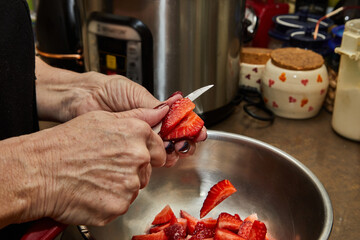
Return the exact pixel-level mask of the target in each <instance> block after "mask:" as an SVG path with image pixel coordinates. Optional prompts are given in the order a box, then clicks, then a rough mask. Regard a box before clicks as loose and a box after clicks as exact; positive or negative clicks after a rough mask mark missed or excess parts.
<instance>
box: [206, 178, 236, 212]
mask: <svg viewBox="0 0 360 240" xmlns="http://www.w3.org/2000/svg"><path fill="white" fill-rule="evenodd" d="M235 192H236V188H235V187H234V186H233V185H232V184H231V182H230V181H229V180H227V179H224V180H222V181H220V182H218V183H217V184H215V185H214V186H213V187H211V189H210V191H209V192H208V195H207V197H206V199H205V200H204V203H203V206H202V208H201V210H200V218H203V217H205V216H206V215H207V214H208V213H209V212H210V211H211V210H212V209H213V208H214V207H216V206H217V205H218V204H220V203H221V202H222V201H224V200H225V199H226V198H228V197H229V196H230V195H232V194H233V193H235Z"/></svg>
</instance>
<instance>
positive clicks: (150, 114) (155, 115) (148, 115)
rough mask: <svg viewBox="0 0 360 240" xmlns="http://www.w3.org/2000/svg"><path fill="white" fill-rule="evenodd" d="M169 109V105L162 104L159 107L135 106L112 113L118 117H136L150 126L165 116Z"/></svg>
mask: <svg viewBox="0 0 360 240" xmlns="http://www.w3.org/2000/svg"><path fill="white" fill-rule="evenodd" d="M168 111H169V106H167V105H163V106H162V107H161V108H157V109H152V108H137V109H132V110H129V111H125V112H119V113H114V114H115V116H116V117H118V118H137V119H140V120H142V121H145V122H147V123H148V124H149V125H150V126H151V127H153V126H155V125H156V124H158V123H159V122H161V120H162V119H163V118H164V117H165V115H166V114H167V112H168Z"/></svg>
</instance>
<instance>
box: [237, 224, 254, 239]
mask: <svg viewBox="0 0 360 240" xmlns="http://www.w3.org/2000/svg"><path fill="white" fill-rule="evenodd" d="M252 225H253V223H252V222H251V221H247V220H246V219H245V220H244V222H243V223H242V224H241V225H240V229H239V232H238V235H239V236H240V237H243V238H245V239H248V237H249V235H250V231H251V228H252Z"/></svg>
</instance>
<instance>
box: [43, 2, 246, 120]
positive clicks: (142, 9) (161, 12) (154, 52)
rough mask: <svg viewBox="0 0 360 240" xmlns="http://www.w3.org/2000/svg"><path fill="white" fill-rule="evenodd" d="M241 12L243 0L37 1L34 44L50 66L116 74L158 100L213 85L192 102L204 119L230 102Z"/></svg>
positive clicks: (222, 113) (223, 111) (221, 114)
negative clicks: (204, 95)
mask: <svg viewBox="0 0 360 240" xmlns="http://www.w3.org/2000/svg"><path fill="white" fill-rule="evenodd" d="M244 15H245V1H244V0H211V1H209V0H171V1H169V0H168V1H166V0H132V1H128V0H107V1H100V0H59V2H58V3H57V4H53V3H52V2H51V1H50V2H49V1H46V0H40V1H39V7H38V13H37V17H38V18H37V22H36V30H37V31H36V32H37V44H36V47H37V52H38V54H39V55H40V56H41V57H42V58H43V59H44V60H45V61H47V62H48V63H49V64H51V65H53V66H57V67H62V68H68V69H71V70H77V71H98V72H103V73H105V74H115V73H116V74H121V75H124V76H126V77H128V78H130V79H132V80H133V81H135V82H138V83H139V84H141V85H143V86H144V87H146V88H147V89H148V90H149V91H150V92H151V93H153V94H154V95H155V97H157V98H158V99H160V100H165V99H166V98H167V97H168V96H170V95H171V94H172V93H173V92H175V91H179V90H180V91H182V92H183V93H184V94H185V95H186V94H188V93H190V92H192V91H193V90H195V89H197V88H199V87H202V86H205V85H209V84H214V85H215V87H214V88H213V89H212V90H211V91H209V92H208V93H206V96H207V97H203V98H201V99H199V100H197V102H196V106H197V108H196V109H195V111H196V112H197V113H198V114H200V115H201V116H202V117H203V119H204V120H205V124H206V125H211V124H212V123H216V122H218V121H220V120H222V119H223V118H225V117H226V116H227V115H228V114H230V113H231V112H232V110H233V109H234V105H235V103H233V100H234V98H235V97H236V93H237V90H238V81H239V53H240V48H241V42H243V40H244V39H243V38H246V37H243V36H245V34H243V33H242V28H243V24H245V18H244ZM54 26H57V27H54ZM244 28H245V27H244ZM58 39H61V40H60V41H59V40H58Z"/></svg>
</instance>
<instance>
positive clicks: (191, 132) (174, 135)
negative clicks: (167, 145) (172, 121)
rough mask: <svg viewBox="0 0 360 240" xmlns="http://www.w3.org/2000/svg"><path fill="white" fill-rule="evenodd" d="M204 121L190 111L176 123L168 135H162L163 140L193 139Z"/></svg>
mask: <svg viewBox="0 0 360 240" xmlns="http://www.w3.org/2000/svg"><path fill="white" fill-rule="evenodd" d="M203 126H204V121H203V120H202V119H201V118H200V117H199V116H198V115H197V114H196V113H195V112H190V113H189V114H188V115H186V116H185V117H184V118H183V119H182V120H181V121H180V122H179V124H178V125H176V126H175V127H174V128H173V129H172V130H171V131H170V133H169V134H168V135H166V136H164V137H163V139H164V140H180V139H185V138H186V139H193V138H195V137H196V136H198V135H199V133H200V131H201V129H202V127H203Z"/></svg>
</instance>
